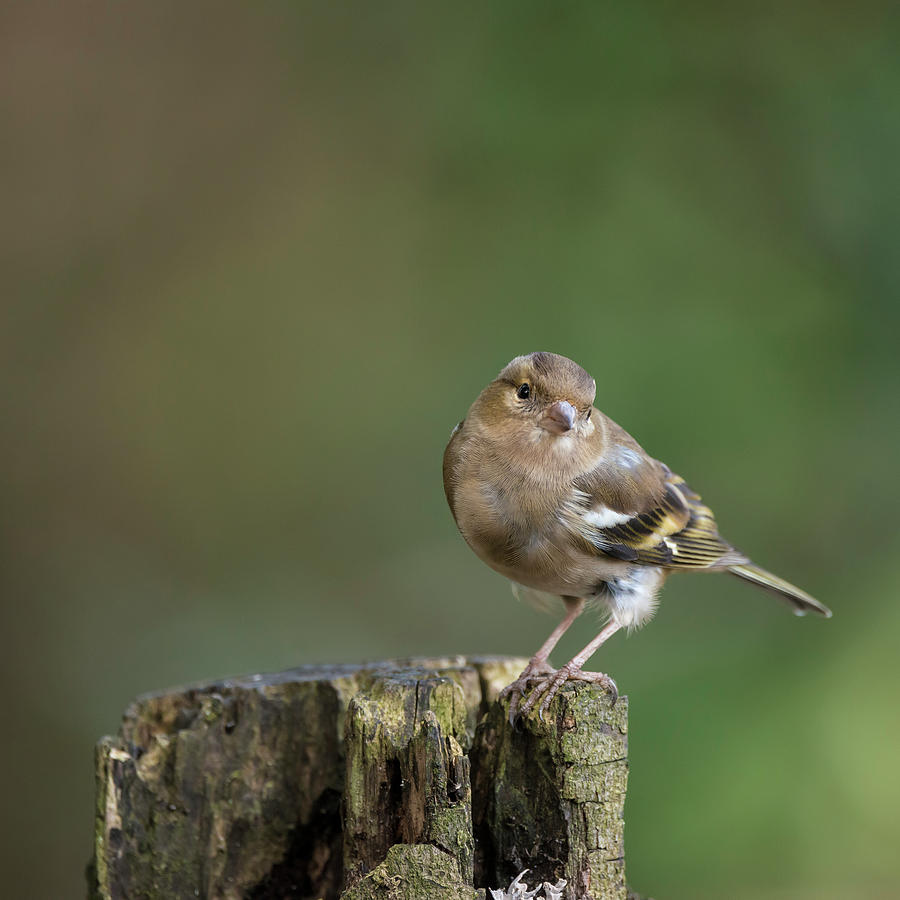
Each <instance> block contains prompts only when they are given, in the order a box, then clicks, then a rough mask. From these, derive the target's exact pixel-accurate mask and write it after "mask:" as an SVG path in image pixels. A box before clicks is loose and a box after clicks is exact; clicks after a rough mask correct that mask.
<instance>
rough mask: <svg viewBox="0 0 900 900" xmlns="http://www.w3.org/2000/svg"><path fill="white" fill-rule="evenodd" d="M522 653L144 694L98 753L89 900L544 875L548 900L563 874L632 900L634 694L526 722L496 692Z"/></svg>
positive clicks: (445, 893) (588, 897)
mask: <svg viewBox="0 0 900 900" xmlns="http://www.w3.org/2000/svg"><path fill="white" fill-rule="evenodd" d="M524 665H525V660H521V659H509V658H472V659H464V658H450V659H411V660H395V661H391V662H384V663H375V664H371V665H359V666H330V667H303V668H298V669H291V670H289V671H286V672H281V673H278V674H274V675H253V676H249V677H245V678H235V679H227V680H224V681H218V682H213V683H209V684H203V685H197V686H193V687H188V688H185V689H182V690H176V691H172V692H168V693H162V694H151V695H147V696H144V697H141V698H139V699H138V700H136V701H135V702H134V703H133V704H132V705H131V706H130V707H129V708H128V710H127V711H126V712H125V716H124V719H123V723H122V727H121V729H120V731H119V734H118V736H116V737H107V738H104V739H103V740H101V741H100V743H99V744H98V746H97V758H96V779H97V794H96V809H95V845H94V859H93V861H92V863H91V865H90V866H89V872H88V875H89V883H90V897H91V898H104V900H105V898H111V900H120V898H167V900H168V898H190V897H204V898H226V900H237V898H248V900H276V898H277V900H282V898H309V900H320V898H321V900H338V898H340V900H376V898H378V900H381V898H384V900H405V898H434V900H474V898H475V897H476V890H477V889H480V890H479V891H477V893H478V894H480V895H481V896H485V891H487V893H486V896H487V897H491V896H492V894H491V893H490V890H491V889H494V890H496V889H500V888H501V887H502V886H505V885H508V884H509V883H510V882H511V881H512V880H513V879H514V878H515V876H516V875H517V874H519V873H520V872H521V871H522V870H523V869H529V870H530V873H529V875H528V876H527V877H526V878H525V879H524V880H525V881H527V882H530V883H532V884H540V883H541V882H547V883H548V884H547V885H545V886H544V895H543V896H546V897H550V896H551V894H552V893H553V889H552V888H551V887H550V885H553V884H555V883H557V882H558V880H559V879H564V880H565V881H566V883H567V885H568V887H567V888H566V889H565V891H564V893H563V896H565V897H567V898H575V900H581V898H585V900H625V898H626V894H627V891H626V887H625V863H624V850H623V818H622V810H623V805H624V800H625V786H626V778H627V766H628V764H627V759H626V756H627V736H626V732H627V699H626V698H624V697H622V698H620V699H619V701H618V703H616V704H615V705H613V704H612V702H611V698H610V697H609V696H608V695H607V694H606V693H605V692H604V690H603V688H602V687H600V686H596V685H589V684H584V683H576V684H569V685H566V686H565V687H564V688H563V690H562V691H560V693H559V695H558V697H557V698H556V699H555V700H554V702H553V704H552V705H551V707H550V709H549V711H548V715H547V717H546V721H542V720H541V719H540V718H539V717H538V716H536V715H533V716H531V717H530V718H529V719H528V720H526V721H524V722H522V723H521V724H520V726H519V727H518V728H516V729H514V728H512V727H511V726H510V725H509V723H508V722H507V714H508V710H507V705H506V704H505V703H503V702H500V701H498V699H497V694H498V692H499V690H500V689H501V688H502V687H504V686H505V685H506V684H508V683H509V682H510V681H511V680H512V679H513V678H514V677H515V676H516V675H517V674H518V672H519V671H521V669H522V668H523V666H524ZM503 896H507V894H505V893H504V895H503ZM508 896H513V894H509V895H508ZM536 896H542V895H541V894H540V893H539V894H537V895H536ZM557 896H559V895H558V894H557Z"/></svg>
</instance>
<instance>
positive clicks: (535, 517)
mask: <svg viewBox="0 0 900 900" xmlns="http://www.w3.org/2000/svg"><path fill="white" fill-rule="evenodd" d="M595 393H596V384H595V382H594V379H593V378H591V376H590V375H589V374H588V373H587V372H586V371H585V370H584V369H582V368H581V366H579V365H578V364H577V363H575V362H573V361H572V360H570V359H567V358H566V357H564V356H558V355H557V354H555V353H531V354H528V355H527V356H517V357H516V358H515V359H514V360H512V362H510V363H509V365H508V366H506V368H504V369H503V371H502V372H501V373H500V374H499V375H498V376H497V378H495V379H494V380H493V381H492V382H491V383H490V384H489V385H488V386H487V387H486V388H485V389H484V390H483V391H482V392H481V394H479V396H478V398H477V399H476V400H475V402H474V403H473V404H472V406H471V408H470V409H469V412H468V415H467V416H466V418H465V419H464V420H463V421H462V422H460V423H459V424H458V425H457V426H456V428H455V429H454V430H453V433H452V435H451V437H450V443H449V444H448V445H447V449H446V450H445V451H444V490H445V492H446V494H447V501H448V503H449V504H450V510H451V512H452V513H453V517H454V519H455V520H456V524H457V526H458V527H459V530H460V532H461V533H462V536H463V537H464V538H465V540H466V543H467V544H468V545H469V546H470V547H471V548H472V550H474V551H475V553H476V554H477V555H478V556H479V557H480V558H481V559H482V560H483V561H484V562H486V563H487V564H488V565H489V566H490V567H491V568H493V569H495V570H496V571H498V572H500V573H501V574H502V575H505V576H506V577H507V578H509V579H510V581H511V582H512V583H513V589H514V591H516V592H518V589H519V588H520V587H524V588H526V589H528V590H529V591H530V592H532V594H534V593H536V594H537V596H538V597H540V596H541V595H551V596H556V597H559V598H561V599H562V600H563V601H564V603H565V607H566V614H565V617H564V618H563V620H562V621H561V622H560V624H559V625H558V626H557V627H556V628H555V629H554V630H553V632H552V633H551V635H550V637H549V638H548V639H547V640H546V642H545V643H544V644H543V646H542V647H541V648H540V649H539V650H538V652H537V653H536V654H535V655H534V656H533V657H532V658H531V661H530V662H529V663H528V666H526V668H525V670H524V671H523V672H522V674H521V676H520V677H519V678H518V679H516V681H514V682H513V683H512V684H511V685H509V687H507V688H506V689H505V691H504V692H503V693H504V695H506V696H509V697H510V698H511V699H510V720H511V721H513V720H515V718H516V716H517V714H518V712H519V702H520V700H521V698H522V697H523V696H524V694H525V693H526V692H527V691H528V689H529V687H531V686H533V689H532V690H531V693H530V695H529V696H528V698H527V699H526V700H525V702H524V703H523V704H522V706H521V713H522V714H523V715H527V714H528V713H529V712H530V711H531V710H532V709H533V708H534V707H535V705H536V704H537V703H538V702H539V701H540V712H541V714H543V712H544V710H545V709H546V708H547V706H548V704H549V703H550V701H551V700H552V699H553V697H554V695H555V694H556V692H557V691H558V690H559V688H560V686H561V685H562V684H563V683H564V682H566V681H568V680H581V681H592V682H600V683H603V684H605V685H606V687H607V688H608V690H610V691H611V693H612V695H613V698H614V699H615V697H616V696H617V695H618V691H617V689H616V685H615V682H614V681H613V680H612V679H611V678H610V677H609V676H608V675H605V674H603V673H600V672H585V671H583V666H584V664H585V663H586V662H587V660H588V659H589V658H590V657H591V656H592V655H593V654H594V652H595V651H596V650H597V648H598V647H599V646H600V645H601V644H602V643H603V642H604V641H606V640H607V639H608V638H609V637H611V636H612V635H613V634H615V632H616V631H618V630H619V629H620V628H623V627H624V628H629V629H630V628H636V627H638V626H640V625H642V624H643V623H644V622H646V621H647V620H648V619H650V617H651V616H652V615H653V612H654V610H655V608H656V602H657V600H656V596H657V593H658V591H659V589H660V587H661V586H662V584H663V582H664V581H665V580H666V578H667V577H668V576H669V575H670V574H671V573H672V572H675V571H679V570H683V571H709V570H713V571H716V570H717V571H725V572H730V573H731V574H733V575H737V576H738V577H739V578H742V579H744V580H746V581H750V582H752V583H753V584H756V585H758V586H760V587H763V588H766V589H768V590H770V591H772V592H773V593H775V594H777V595H779V596H780V597H782V598H783V599H785V600H787V602H788V603H789V604H790V605H791V606H792V607H793V610H794V612H795V613H796V614H798V615H803V614H805V613H807V612H809V611H810V610H811V611H813V612H816V613H819V614H820V615H823V616H830V615H831V611H830V610H829V609H828V608H827V607H825V606H823V605H822V604H821V603H819V601H818V600H815V599H814V598H813V597H811V596H810V595H809V594H807V593H805V592H804V591H802V590H800V588H797V587H795V586H794V585H792V584H790V583H789V582H787V581H784V580H783V579H781V578H779V577H778V576H776V575H773V574H772V573H770V572H767V571H765V570H764V569H761V568H760V567H759V566H757V565H755V564H754V563H752V562H751V561H750V560H749V559H748V558H747V557H746V556H744V554H743V553H741V552H740V551H739V550H736V549H735V548H734V547H733V546H732V545H731V544H729V543H728V542H727V541H725V540H724V539H723V538H722V537H721V536H720V535H719V532H718V529H717V527H716V522H715V519H714V517H713V514H712V512H711V511H710V509H709V508H708V507H707V506H704V505H703V503H702V502H701V500H700V495H699V494H697V493H695V492H694V491H693V490H691V488H690V487H688V485H687V484H686V483H685V481H684V479H683V478H681V477H680V476H678V475H676V474H675V473H673V472H672V471H671V470H670V469H669V468H668V466H666V465H664V464H663V463H661V462H659V461H658V460H655V459H653V458H652V457H650V456H649V455H648V454H647V453H646V452H644V450H643V448H642V447H641V446H640V445H639V444H638V443H637V441H635V440H634V438H632V437H631V435H629V434H628V433H627V432H626V431H625V430H624V429H623V428H621V427H619V426H618V425H617V424H616V423H615V422H613V421H612V419H610V418H608V417H607V416H605V415H604V414H603V413H602V412H600V411H599V410H598V409H595V408H594V405H593V404H594V396H595ZM586 603H599V604H602V605H603V606H605V607H606V610H607V611H608V614H609V620H608V622H607V624H606V625H605V626H604V627H603V628H602V629H601V631H600V633H599V634H598V635H597V637H595V638H594V640H592V641H591V642H590V643H589V644H588V645H587V646H586V647H585V648H584V649H583V650H582V651H581V652H580V653H578V654H576V655H575V656H574V657H573V658H572V659H571V660H570V661H569V662H568V663H566V665H564V666H563V667H562V668H560V669H559V670H554V669H553V668H552V667H551V666H550V665H549V663H548V658H549V656H550V652H551V651H552V650H553V648H554V647H555V646H556V644H557V642H558V641H559V639H560V638H561V637H562V635H563V634H564V633H565V632H566V630H567V629H568V628H569V626H570V625H571V624H572V622H574V621H575V619H576V618H577V617H578V615H579V614H580V613H581V612H582V610H583V609H584V607H585V604H586Z"/></svg>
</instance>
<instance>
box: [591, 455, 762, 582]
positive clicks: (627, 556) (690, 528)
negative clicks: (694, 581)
mask: <svg viewBox="0 0 900 900" xmlns="http://www.w3.org/2000/svg"><path fill="white" fill-rule="evenodd" d="M617 474H618V473H616V472H615V471H610V470H609V469H608V468H606V467H602V468H601V467H598V469H597V470H595V471H594V472H592V473H591V474H590V476H588V477H586V478H585V479H582V481H581V483H576V487H577V488H578V490H579V493H580V494H582V495H583V496H584V497H585V498H586V499H585V500H582V504H583V505H584V507H586V508H583V510H582V515H581V517H580V521H579V523H578V526H577V531H578V533H579V536H580V538H581V539H582V540H583V541H585V542H586V543H588V544H590V545H591V546H592V547H593V548H594V549H595V551H599V552H600V553H602V554H604V555H606V556H611V557H614V558H615V559H621V560H624V561H626V562H634V563H639V564H642V565H647V566H663V567H665V568H668V569H719V568H727V567H728V566H733V565H738V564H740V563H745V562H747V557H745V556H744V555H743V554H742V553H741V552H740V551H739V550H736V549H735V548H734V547H732V546H731V544H729V543H728V542H727V541H725V540H724V539H723V538H722V537H721V536H720V535H719V530H718V527H717V526H716V521H715V517H714V516H713V514H712V511H711V510H710V509H709V507H708V506H705V505H704V504H703V502H702V500H701V498H700V495H699V494H698V493H696V492H695V491H694V490H692V489H691V488H690V487H689V486H688V485H687V484H686V483H685V481H684V479H683V478H681V476H679V475H676V474H674V473H673V472H671V471H670V470H669V469H668V467H667V466H665V465H663V464H662V463H660V462H657V461H656V460H652V459H650V458H649V457H645V465H644V467H643V470H642V471H638V472H634V471H633V470H632V471H629V472H628V476H629V478H630V479H631V489H630V490H629V491H628V492H627V493H626V494H625V495H624V496H623V492H622V489H621V482H619V483H618V484H617V487H616V491H615V492H613V491H611V490H610V489H609V483H610V480H611V479H612V480H615V478H616V475H617ZM598 507H599V508H602V509H605V510H614V511H615V512H616V513H619V515H618V516H616V518H617V519H618V521H616V522H615V523H614V524H609V525H605V526H604V527H599V526H595V525H591V524H590V518H592V517H588V519H587V520H585V518H584V512H585V511H587V512H589V511H590V510H592V509H597V508H598ZM626 516H627V518H626ZM593 518H594V519H595V520H596V518H597V516H596V515H595V516H594V517H593Z"/></svg>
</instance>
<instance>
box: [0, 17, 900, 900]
mask: <svg viewBox="0 0 900 900" xmlns="http://www.w3.org/2000/svg"><path fill="white" fill-rule="evenodd" d="M0 26H2V27H0V114H2V120H3V123H4V124H3V137H2V141H0V179H2V182H0V183H2V196H3V212H4V214H3V216H2V217H0V229H2V240H0V257H2V262H3V271H4V278H3V282H4V289H3V299H2V310H0V438H2V442H0V504H2V507H0V508H2V516H0V535H2V543H0V552H2V562H0V586H2V612H0V677H2V685H3V690H2V693H3V713H2V722H3V737H2V741H0V747H2V751H0V752H2V754H3V757H4V761H3V764H2V766H0V779H2V782H0V796H2V809H3V832H4V833H3V834H2V839H0V855H2V857H3V865H2V870H3V872H4V876H3V879H4V893H5V894H7V895H8V896H10V897H13V896H15V897H18V898H25V897H35V898H63V897H80V896H82V895H83V892H84V888H83V874H82V873H83V866H84V864H85V862H86V860H87V858H88V855H89V850H90V829H91V814H92V813H91V798H92V783H91V771H92V769H91V766H92V746H93V744H94V741H95V740H96V739H97V738H98V737H99V736H100V735H102V734H104V733H108V732H111V731H114V730H115V729H116V728H117V725H118V719H119V716H120V713H121V710H122V709H123V708H124V707H125V705H126V704H127V703H128V701H129V700H130V699H131V698H132V697H133V696H134V695H135V694H137V693H140V692H143V691H147V690H151V689H159V688H164V687H167V686H170V685H175V684H179V683H183V682H186V681H191V680H196V679H204V678H209V677H217V676H225V675H228V674H235V673H242V672H249V671H257V670H276V669H280V668H283V667H288V666H293V665H297V664H300V663H308V662H316V661H325V660H330V661H333V660H358V659H362V658H378V657H385V656H391V655H408V654H429V653H457V652H459V653H515V654H524V655H527V654H528V653H530V652H532V651H533V650H534V649H535V648H536V647H537V645H538V643H539V642H540V641H541V640H542V639H543V637H544V636H545V635H546V633H547V632H548V630H549V628H550V627H551V626H552V620H551V619H548V618H546V617H545V616H543V615H542V614H540V613H538V612H535V611H532V610H530V609H528V608H526V607H523V606H520V605H518V604H517V603H516V602H515V601H514V600H513V598H512V596H511V595H510V591H509V588H508V586H507V585H506V583H505V582H504V581H503V580H502V579H501V578H500V577H499V576H496V575H495V574H493V573H492V572H491V571H489V570H488V569H487V568H486V567H484V566H483V565H482V564H481V563H480V562H478V560H477V559H476V558H475V557H474V556H473V555H472V554H471V553H470V551H469V550H468V549H467V548H466V547H465V546H464V544H463V542H462V540H461V539H460V538H459V536H458V535H457V533H456V530H455V528H454V525H453V522H452V520H451V518H450V515H449V513H448V511H447V509H446V507H445V502H444V497H443V493H442V488H441V482H440V461H441V453H442V450H443V446H444V443H445V442H446V439H447V437H448V435H449V433H450V429H451V428H452V427H453V425H454V424H455V423H456V422H457V421H458V420H459V419H460V418H462V416H463V415H464V414H465V411H466V409H467V406H468V404H469V403H470V402H471V400H472V399H473V398H474V396H475V395H476V393H477V392H478V390H479V389H480V388H481V387H482V386H483V384H485V383H486V382H487V381H488V380H490V379H491V378H492V377H493V376H494V374H495V373H496V372H497V371H498V370H499V369H500V368H501V367H502V366H503V365H504V364H505V363H506V362H507V360H508V359H509V358H511V357H512V356H514V355H516V354H518V353H521V352H527V351H530V350H535V349H548V350H554V351H558V352H561V353H565V354H567V355H569V356H572V357H574V358H575V359H577V360H579V361H580V362H581V363H582V364H583V365H584V366H585V367H586V368H588V369H589V370H590V371H591V372H592V373H593V374H594V375H595V376H596V379H597V383H598V405H600V406H601V408H603V409H604V410H605V411H606V412H607V413H609V414H610V415H612V416H613V417H614V418H615V419H617V420H618V421H620V422H621V423H622V424H624V425H625V427H626V428H628V429H629V430H630V431H631V432H632V433H633V434H634V435H635V436H636V437H637V438H638V439H639V440H640V441H641V442H642V443H643V444H644V446H645V447H646V448H647V449H648V450H649V451H650V452H651V453H653V454H654V455H656V456H658V457H660V458H663V459H665V460H666V461H667V462H668V463H669V464H670V465H671V466H672V467H673V468H674V469H675V470H677V471H679V472H681V473H682V474H683V475H684V476H685V477H686V478H688V480H689V481H690V482H691V483H692V484H694V485H695V486H696V487H697V488H698V489H700V490H701V491H702V493H703V494H704V497H705V499H707V500H708V501H709V502H710V503H711V505H712V506H713V507H714V508H715V509H716V510H717V512H718V515H719V518H720V522H721V524H722V527H723V530H724V532H725V533H726V534H727V535H728V536H729V537H730V538H731V539H732V540H734V541H735V542H736V543H737V544H738V545H739V546H741V547H742V548H744V549H746V550H747V551H749V552H752V554H753V556H754V557H756V558H757V559H758V560H759V561H761V562H763V563H764V564H765V565H767V566H768V567H770V568H772V569H774V570H776V571H778V572H780V573H782V574H784V575H786V576H787V577H789V578H791V579H793V580H796V581H797V582H798V583H799V584H801V585H804V586H805V587H807V588H808V589H809V590H810V591H811V592H813V593H815V594H816V595H817V596H819V597H820V598H821V599H822V600H824V601H825V602H826V603H828V604H829V605H830V606H832V607H833V608H834V610H835V617H834V619H833V620H832V621H830V622H824V621H820V620H816V621H811V620H798V619H795V618H793V617H792V616H790V615H788V614H787V612H786V611H785V609H784V608H782V607H781V606H780V605H779V604H778V603H777V602H776V601H774V600H772V599H770V598H768V597H767V596H766V595H764V594H761V593H757V592H755V591H754V590H753V589H752V588H750V587H748V586H744V585H741V584H740V583H738V582H737V581H735V580H732V579H727V578H724V577H713V576H704V577H700V576H693V577H688V576H683V577H681V578H676V579H673V580H672V581H670V583H669V584H668V585H667V587H666V590H665V594H664V602H663V603H662V606H661V609H660V611H659V614H658V616H657V618H656V620H655V621H654V622H653V623H652V625H651V626H650V627H648V628H646V629H645V630H643V631H642V632H640V633H639V634H637V635H633V636H631V637H629V638H627V639H624V638H623V639H617V640H615V641H613V642H612V643H611V644H610V645H609V646H608V649H606V648H605V649H604V652H603V659H602V666H603V667H604V668H605V670H606V671H610V672H612V673H613V674H614V676H615V677H616V678H617V680H618V682H619V685H620V686H621V687H622V689H623V690H624V691H626V692H627V693H628V694H629V695H630V697H631V702H632V730H631V758H632V775H631V786H630V792H629V797H628V806H627V844H628V869H629V876H630V880H631V882H632V883H633V884H634V885H635V886H636V887H637V888H639V889H641V890H642V891H644V892H647V893H650V892H652V893H653V894H654V895H655V896H657V897H659V898H661V900H706V898H709V900H714V898H715V900H718V898H722V897H729V898H731V900H751V898H753V900H759V898H762V900H788V898H790V900H807V898H809V900H812V898H816V900H823V898H824V900H838V898H840V900H855V898H889V897H891V898H893V897H897V896H898V888H897V885H898V880H900V855H898V853H897V843H898V840H900V816H898V809H900V774H898V772H900V770H898V758H900V754H898V744H900V716H898V709H900V706H898V699H900V697H898V690H897V687H898V676H897V658H898V643H900V642H898V638H900V603H898V591H900V568H898V561H897V560H898V549H900V546H898V543H900V542H898V529H897V521H898V516H897V510H898V505H900V481H898V477H897V472H898V465H897V448H898V437H900V434H898V431H900V424H898V411H900V404H898V386H900V385H898V381H900V378H898V372H900V368H898V348H897V342H898V328H900V252H898V243H897V241H898V235H900V175H898V172H900V166H898V159H900V116H898V103H900V54H898V52H897V46H898V37H900V29H898V17H897V12H896V5H895V4H880V3H866V2H857V3H855V4H853V5H852V9H851V7H850V6H848V5H847V4H844V3H831V4H829V3H824V4H823V3H803V2H801V3H792V4H788V5H785V4H770V3H762V4H753V5H743V4H720V3H712V2H709V3H701V2H682V3H678V4H593V3H564V4H550V3H530V2H525V3H523V2H516V3H504V2H501V3H492V4H474V3H471V4H470V3H453V4H438V5H434V4H416V3H412V2H407V3H404V2H388V3H382V4H349V3H335V4H311V3H280V2H279V3H266V4H241V5H228V4H222V3H219V2H216V3H212V2H197V3H191V4H183V3H172V2H155V3H136V4H108V3H105V2H91V0H75V2H70V3H67V4H60V5H58V6H56V7H49V6H46V5H43V4H25V3H14V4H11V5H10V4H4V9H3V12H2V13H0ZM595 625H596V622H595V621H594V622H592V621H591V620H590V619H589V618H585V619H584V620H583V621H581V622H580V623H579V625H578V626H577V627H576V628H574V629H573V633H572V634H571V635H570V636H569V638H567V640H566V642H565V644H564V645H563V647H562V648H561V653H560V658H563V656H564V655H565V654H566V653H567V652H569V651H571V652H574V650H575V649H577V648H578V647H580V646H581V645H582V644H583V643H585V642H586V641H587V640H588V639H589V638H590V637H592V636H593V633H594V632H593V628H594V626H595Z"/></svg>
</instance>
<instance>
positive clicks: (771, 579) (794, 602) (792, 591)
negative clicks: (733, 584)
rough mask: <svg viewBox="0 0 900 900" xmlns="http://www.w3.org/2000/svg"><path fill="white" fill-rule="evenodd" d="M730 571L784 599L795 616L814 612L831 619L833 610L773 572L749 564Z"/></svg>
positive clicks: (731, 568) (733, 567) (735, 567)
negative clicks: (792, 609)
mask: <svg viewBox="0 0 900 900" xmlns="http://www.w3.org/2000/svg"><path fill="white" fill-rule="evenodd" d="M728 571H729V572H731V574H732V575H737V577H738V578H743V579H744V581H750V582H752V583H753V584H757V585H759V586H760V587H762V588H765V589H766V590H767V591H771V592H772V593H773V594H777V595H778V596H779V597H783V598H784V599H785V600H787V601H788V603H790V604H791V606H792V607H793V608H794V614H795V615H797V616H805V615H806V614H807V613H808V612H809V611H810V610H812V612H815V613H818V614H819V615H820V616H825V618H826V619H830V618H831V610H830V609H829V608H828V607H827V606H825V605H823V604H822V603H819V601H818V600H816V598H815V597H810V595H809V594H807V593H806V591H801V590H800V588H798V587H794V585H792V584H791V583H790V582H789V581H785V580H784V579H783V578H779V577H778V576H777V575H773V574H772V573H771V572H767V571H766V570H765V569H761V568H760V567H759V566H757V565H754V564H753V563H750V562H748V563H744V564H743V565H740V566H729V567H728Z"/></svg>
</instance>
